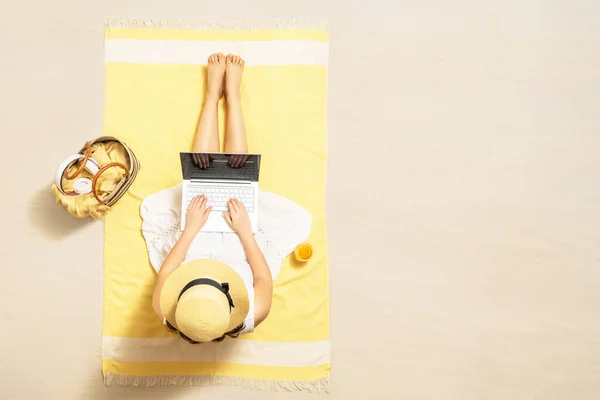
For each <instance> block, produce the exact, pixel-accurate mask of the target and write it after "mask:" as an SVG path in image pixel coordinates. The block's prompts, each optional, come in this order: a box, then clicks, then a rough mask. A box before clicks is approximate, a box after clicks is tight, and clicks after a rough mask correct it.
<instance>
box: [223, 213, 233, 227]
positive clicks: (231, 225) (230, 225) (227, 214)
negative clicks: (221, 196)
mask: <svg viewBox="0 0 600 400" xmlns="http://www.w3.org/2000/svg"><path fill="white" fill-rule="evenodd" d="M223 217H225V221H227V224H228V225H229V227H230V228H231V229H233V221H231V215H229V213H228V212H223Z"/></svg>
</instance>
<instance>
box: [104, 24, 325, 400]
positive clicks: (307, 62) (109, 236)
mask: <svg viewBox="0 0 600 400" xmlns="http://www.w3.org/2000/svg"><path fill="white" fill-rule="evenodd" d="M328 49H329V45H328V32H327V31H326V30H325V28H324V25H323V24H321V23H303V22H299V21H270V22H262V23H208V22H185V21H178V22H163V21H158V22H147V21H132V20H128V21H122V20H115V21H109V23H108V24H107V28H106V33H105V69H106V72H105V84H106V90H105V116H104V126H103V134H104V135H110V136H116V137H119V138H120V139H122V140H123V141H125V142H126V143H127V144H128V145H129V146H130V147H131V148H132V149H133V151H134V152H135V154H136V155H137V157H138V159H139V161H140V164H141V169H140V172H139V174H138V176H137V179H136V180H135V182H134V184H133V185H132V186H131V188H130V190H129V191H128V193H127V194H126V195H125V196H124V197H123V198H122V199H121V200H120V201H119V202H118V203H117V204H116V205H115V206H114V207H113V209H112V211H111V212H110V213H109V214H108V215H107V216H106V219H105V247H104V318H103V340H102V371H103V374H104V380H105V383H106V384H107V385H111V384H117V385H136V386H137V385H149V386H151V385H168V384H183V385H212V384H224V385H241V386H246V387H250V388H254V389H265V390H288V391H310V392H327V391H328V390H329V368H330V354H329V291H328V277H329V274H328V265H327V250H326V237H325V218H324V211H325V205H324V198H325V196H324V189H325V168H326V94H327V63H328ZM215 52H223V53H235V54H239V55H241V56H242V57H243V58H244V59H245V60H246V67H245V71H244V78H243V82H242V99H243V110H244V114H245V117H246V125H247V131H248V139H249V146H250V150H251V151H252V152H255V153H260V154H262V155H263V162H262V166H261V181H260V187H261V189H264V190H267V191H271V192H275V193H278V194H281V195H283V196H285V197H288V198H289V199H291V200H293V201H295V202H296V203H298V204H299V205H301V206H302V207H304V208H305V209H307V210H309V211H310V212H311V214H312V216H313V226H312V232H311V235H310V239H309V241H310V243H311V244H312V245H313V248H314V254H313V257H312V259H311V260H310V261H309V262H308V263H306V264H304V265H299V264H297V263H295V262H294V261H293V260H292V259H291V257H288V258H287V259H286V260H285V262H284V264H283V266H282V269H281V272H280V274H279V276H278V278H277V280H276V281H275V285H274V294H273V296H274V297H273V308H272V311H271V314H270V315H269V318H267V320H266V321H265V322H264V323H263V324H262V325H261V326H259V327H258V328H257V329H256V331H255V332H254V333H252V334H249V335H245V336H242V337H240V338H238V339H231V340H229V339H228V340H226V341H225V342H222V343H208V344H201V345H195V346H193V345H190V344H188V343H186V342H184V341H182V340H180V339H178V338H177V337H175V336H173V335H172V334H170V333H168V332H167V331H166V330H165V328H164V327H163V326H162V324H161V322H160V321H159V320H158V318H157V317H156V316H155V314H154V313H153V311H152V305H151V296H152V289H153V285H154V281H155V277H156V273H155V271H154V269H153V268H152V267H151V265H150V262H149V259H148V254H147V249H146V244H145V242H144V238H143V237H142V233H141V226H142V219H141V217H140V214H139V208H140V204H141V202H142V200H143V199H144V198H145V197H146V196H148V195H150V194H152V193H155V192H157V191H160V190H163V189H165V188H168V187H171V186H173V185H175V184H177V183H179V182H181V170H180V162H179V152H180V151H189V150H190V149H191V145H192V140H193V136H194V133H195V129H196V124H197V122H198V117H199V114H200V110H201V105H202V101H203V95H204V86H205V81H204V79H205V66H206V59H207V57H208V55H209V54H212V53H215ZM219 119H220V121H224V118H223V110H222V109H221V110H220V116H219ZM221 132H223V129H222V127H221ZM224 359H226V360H227V362H223V360H224Z"/></svg>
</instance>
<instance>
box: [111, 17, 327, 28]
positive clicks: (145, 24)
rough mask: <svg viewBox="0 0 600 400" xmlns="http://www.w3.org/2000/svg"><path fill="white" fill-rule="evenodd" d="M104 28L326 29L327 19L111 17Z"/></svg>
mask: <svg viewBox="0 0 600 400" xmlns="http://www.w3.org/2000/svg"><path fill="white" fill-rule="evenodd" d="M105 25H106V28H107V29H110V28H135V29H198V30H273V29H318V30H327V29H328V26H327V21H325V20H321V19H315V20H298V19H295V18H287V19H283V18H282V19H271V20H263V21H209V20H185V19H177V20H172V19H168V20H165V19H149V20H148V19H146V20H144V19H135V18H112V19H109V20H107V21H106V23H105Z"/></svg>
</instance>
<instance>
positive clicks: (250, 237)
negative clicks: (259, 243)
mask: <svg viewBox="0 0 600 400" xmlns="http://www.w3.org/2000/svg"><path fill="white" fill-rule="evenodd" d="M238 236H239V237H240V240H241V241H242V243H244V244H246V243H252V242H254V234H253V233H252V231H248V232H239V233H238Z"/></svg>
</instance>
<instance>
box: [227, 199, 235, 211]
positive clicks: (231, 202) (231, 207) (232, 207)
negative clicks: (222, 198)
mask: <svg viewBox="0 0 600 400" xmlns="http://www.w3.org/2000/svg"><path fill="white" fill-rule="evenodd" d="M227 205H228V206H229V212H233V213H235V212H237V207H236V204H235V199H229V201H228V202H227Z"/></svg>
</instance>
